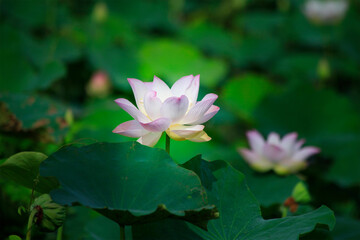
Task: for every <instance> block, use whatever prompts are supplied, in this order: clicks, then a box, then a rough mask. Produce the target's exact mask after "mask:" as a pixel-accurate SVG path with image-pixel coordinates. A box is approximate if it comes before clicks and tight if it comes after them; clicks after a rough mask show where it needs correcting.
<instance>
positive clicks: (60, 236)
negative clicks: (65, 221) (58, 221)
mask: <svg viewBox="0 0 360 240" xmlns="http://www.w3.org/2000/svg"><path fill="white" fill-rule="evenodd" d="M63 227H64V225H62V226H61V227H59V228H58V230H57V235H56V240H62V233H63Z"/></svg>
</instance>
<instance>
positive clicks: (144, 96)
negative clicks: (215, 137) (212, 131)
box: [113, 75, 220, 146]
mask: <svg viewBox="0 0 360 240" xmlns="http://www.w3.org/2000/svg"><path fill="white" fill-rule="evenodd" d="M128 81H129V83H130V85H131V88H132V90H133V92H134V96H135V100H136V104H137V107H135V106H134V105H133V104H132V103H131V102H129V101H128V100H127V99H124V98H119V99H116V100H115V102H116V103H117V104H118V105H119V106H120V107H121V108H122V109H124V110H125V111H126V112H128V113H129V114H130V115H131V116H132V117H133V118H134V120H131V121H128V122H124V123H122V124H120V125H119V126H117V127H116V128H115V129H114V130H113V132H114V133H117V134H120V135H124V136H128V137H135V138H139V139H138V140H137V141H138V142H140V143H141V144H144V145H147V146H154V145H155V144H156V143H157V142H158V141H159V139H160V137H161V134H162V132H163V131H166V133H167V135H168V136H169V137H170V138H172V139H174V140H178V141H182V140H190V141H193V142H206V141H209V140H211V138H210V137H209V136H208V135H207V134H206V133H205V131H204V125H201V124H202V123H204V122H206V121H208V120H209V119H211V118H212V117H213V116H214V115H215V114H216V113H217V112H218V111H219V109H220V108H219V107H217V106H215V105H213V103H214V102H215V100H216V99H217V97H218V96H217V95H216V94H213V93H210V94H207V95H206V96H205V97H204V98H203V99H202V100H201V101H197V97H198V92H199V81H200V75H197V76H195V77H194V76H193V75H189V76H185V77H182V78H180V79H179V80H177V81H176V82H175V83H174V85H173V86H172V87H171V89H170V88H169V87H168V86H167V85H166V84H165V83H164V82H163V81H162V80H161V79H159V78H158V77H156V76H154V80H153V82H142V81H140V80H137V79H133V78H129V79H128Z"/></svg>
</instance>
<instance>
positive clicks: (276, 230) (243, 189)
mask: <svg viewBox="0 0 360 240" xmlns="http://www.w3.org/2000/svg"><path fill="white" fill-rule="evenodd" d="M184 166H185V167H186V168H188V169H191V170H193V171H195V172H196V173H197V174H198V176H199V177H200V179H201V182H202V184H203V185H204V186H206V190H207V193H208V198H209V202H210V203H212V204H215V205H217V206H218V208H219V212H220V217H219V218H218V219H215V220H211V221H209V224H208V232H206V231H203V230H202V229H200V228H197V227H195V226H192V225H189V227H190V228H191V229H192V230H193V231H195V232H196V233H197V234H199V235H200V236H201V237H203V238H204V239H212V240H213V239H219V240H220V239H242V240H250V239H251V240H255V239H257V240H258V239H277V240H282V239H283V240H292V239H294V240H295V239H298V237H299V235H301V234H305V233H308V232H311V231H312V230H314V229H315V227H316V226H317V225H322V226H327V227H328V228H329V229H330V230H331V229H333V227H334V224H335V217H334V214H333V212H332V211H331V210H330V209H328V208H327V207H325V206H322V207H320V208H318V209H317V210H315V211H312V212H309V213H307V214H303V215H299V216H292V217H285V218H280V219H269V220H264V219H263V218H262V216H261V211H260V207H259V203H258V201H257V200H256V199H255V197H254V196H253V194H252V193H251V192H250V191H249V188H248V187H247V185H246V183H245V177H244V175H243V174H242V173H240V172H239V171H237V170H235V169H234V168H232V167H231V166H229V165H227V164H226V163H225V162H224V161H214V162H206V161H204V160H202V159H201V158H200V157H196V158H194V159H192V160H191V161H189V162H187V163H186V164H184ZM269 184H270V183H269ZM265 187H266V185H264V188H265Z"/></svg>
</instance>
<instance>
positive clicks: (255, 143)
mask: <svg viewBox="0 0 360 240" xmlns="http://www.w3.org/2000/svg"><path fill="white" fill-rule="evenodd" d="M246 135H247V138H248V140H249V143H250V147H251V150H249V149H246V148H240V149H239V153H240V154H241V155H242V156H243V157H244V159H245V160H246V161H247V162H248V163H249V164H250V166H252V167H253V168H254V169H256V170H258V171H261V172H265V171H268V170H270V169H273V170H274V171H275V172H276V173H278V174H289V173H294V172H297V171H299V170H302V169H304V168H305V167H306V165H307V164H306V161H305V160H306V158H308V157H310V156H311V155H314V154H316V153H319V152H320V149H319V148H316V147H304V148H301V146H302V145H303V144H304V142H305V141H304V140H303V139H301V140H299V141H297V137H298V136H297V133H295V132H293V133H289V134H287V135H285V136H284V137H283V138H282V139H280V136H279V134H277V133H273V132H272V133H270V134H269V136H268V138H267V140H266V141H265V140H264V138H263V137H262V136H261V134H260V133H259V132H258V131H256V130H252V131H248V132H247V134H246Z"/></svg>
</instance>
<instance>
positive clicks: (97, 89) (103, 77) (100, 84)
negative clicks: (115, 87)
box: [86, 71, 111, 98]
mask: <svg viewBox="0 0 360 240" xmlns="http://www.w3.org/2000/svg"><path fill="white" fill-rule="evenodd" d="M86 91H87V93H88V95H89V96H91V97H98V98H103V97H106V96H107V95H109V93H110V91H111V83H110V80H109V77H108V75H107V74H106V73H105V72H103V71H97V72H96V73H95V74H94V75H93V76H92V77H91V79H90V82H89V83H88V85H87V87H86Z"/></svg>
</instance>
